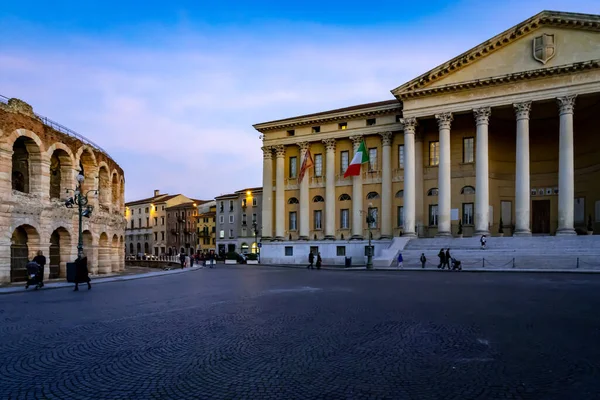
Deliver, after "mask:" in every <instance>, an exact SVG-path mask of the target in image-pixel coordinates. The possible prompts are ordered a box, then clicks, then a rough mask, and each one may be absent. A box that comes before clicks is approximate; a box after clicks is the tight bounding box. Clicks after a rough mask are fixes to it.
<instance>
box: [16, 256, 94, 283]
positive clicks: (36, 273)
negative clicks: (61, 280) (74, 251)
mask: <svg viewBox="0 0 600 400" xmlns="http://www.w3.org/2000/svg"><path fill="white" fill-rule="evenodd" d="M45 267H46V256H44V252H43V251H42V250H39V251H38V252H37V254H36V256H35V257H33V259H32V260H31V261H28V262H27V264H26V265H25V268H26V269H27V282H26V283H25V289H27V288H29V286H32V285H35V287H36V289H40V288H43V287H44V268H45ZM74 272H75V274H74V276H73V277H72V282H73V283H75V289H74V291H75V292H76V291H78V290H79V284H80V283H87V286H88V290H90V289H91V288H92V283H91V279H90V274H89V270H88V266H87V257H86V256H85V254H81V255H79V256H77V259H76V260H75V271H74ZM70 282H71V281H70Z"/></svg>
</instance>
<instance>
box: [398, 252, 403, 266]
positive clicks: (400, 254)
mask: <svg viewBox="0 0 600 400" xmlns="http://www.w3.org/2000/svg"><path fill="white" fill-rule="evenodd" d="M403 260H404V259H403V258H402V253H398V268H402V261H403Z"/></svg>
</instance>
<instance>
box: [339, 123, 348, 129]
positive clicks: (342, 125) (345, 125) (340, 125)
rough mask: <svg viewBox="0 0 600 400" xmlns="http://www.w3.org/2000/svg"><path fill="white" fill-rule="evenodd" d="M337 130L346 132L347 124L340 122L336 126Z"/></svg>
mask: <svg viewBox="0 0 600 400" xmlns="http://www.w3.org/2000/svg"><path fill="white" fill-rule="evenodd" d="M338 129H341V130H343V131H344V130H346V129H348V123H347V122H340V123H339V124H338Z"/></svg>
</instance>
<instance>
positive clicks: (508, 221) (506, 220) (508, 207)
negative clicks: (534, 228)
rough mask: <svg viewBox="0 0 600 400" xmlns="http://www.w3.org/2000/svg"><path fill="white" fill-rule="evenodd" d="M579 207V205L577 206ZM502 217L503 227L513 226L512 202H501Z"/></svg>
mask: <svg viewBox="0 0 600 400" xmlns="http://www.w3.org/2000/svg"><path fill="white" fill-rule="evenodd" d="M575 205H576V206H577V203H576V204H575ZM500 213H501V214H500V217H501V218H502V225H503V226H511V225H512V202H511V201H506V200H504V201H501V202H500Z"/></svg>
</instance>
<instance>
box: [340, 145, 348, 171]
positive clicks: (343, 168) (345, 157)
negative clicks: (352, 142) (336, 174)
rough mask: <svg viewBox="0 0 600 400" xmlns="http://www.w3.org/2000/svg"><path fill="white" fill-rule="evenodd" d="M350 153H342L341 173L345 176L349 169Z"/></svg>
mask: <svg viewBox="0 0 600 400" xmlns="http://www.w3.org/2000/svg"><path fill="white" fill-rule="evenodd" d="M349 155H350V153H349V152H348V150H344V151H342V152H341V153H340V171H341V173H342V174H343V173H344V172H346V170H347V169H348V156H349Z"/></svg>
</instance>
